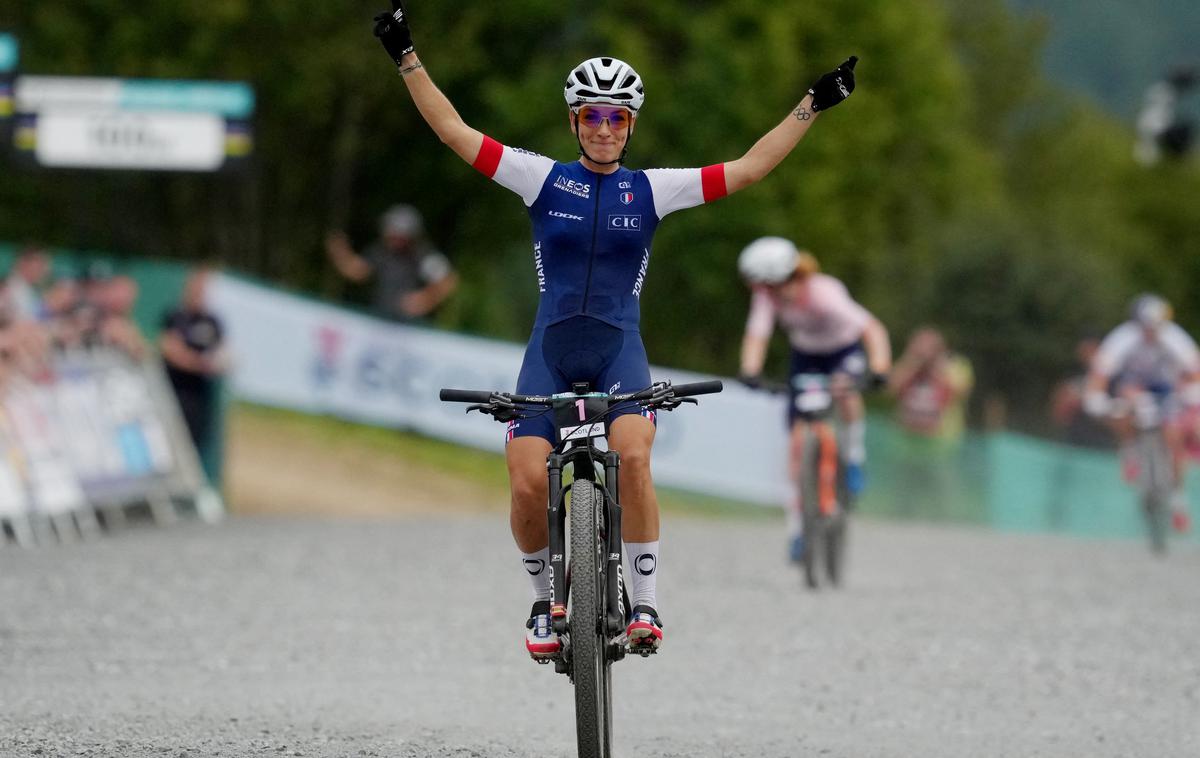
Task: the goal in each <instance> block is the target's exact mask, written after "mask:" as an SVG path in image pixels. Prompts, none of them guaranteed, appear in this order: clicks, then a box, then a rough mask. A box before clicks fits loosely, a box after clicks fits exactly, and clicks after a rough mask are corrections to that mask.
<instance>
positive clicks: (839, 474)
mask: <svg viewBox="0 0 1200 758" xmlns="http://www.w3.org/2000/svg"><path fill="white" fill-rule="evenodd" d="M883 382H884V379H883V377H877V378H875V379H874V380H872V379H871V378H870V377H868V376H863V377H858V376H850V375H847V374H832V375H831V374H824V373H801V374H796V375H794V376H793V377H792V378H791V384H784V383H780V382H768V381H762V380H759V381H757V382H756V383H755V385H754V388H756V389H762V390H765V391H767V392H770V393H772V394H780V395H784V396H787V397H789V398H794V400H791V402H794V403H795V405H796V411H797V413H798V416H799V417H800V418H801V419H803V420H804V421H805V422H806V423H807V425H808V429H807V432H806V434H805V435H804V443H803V444H804V448H803V450H802V452H801V455H800V461H801V465H800V468H799V472H798V477H799V491H800V525H801V534H802V535H803V545H804V548H803V551H802V552H801V553H800V556H799V561H798V562H799V564H800V569H801V571H802V573H803V575H804V583H805V584H806V585H807V586H808V588H809V589H818V588H820V587H821V586H822V585H823V584H828V585H831V586H833V587H838V586H840V585H841V583H842V580H843V578H844V576H845V570H844V569H845V561H846V535H847V531H848V512H849V511H851V510H853V508H854V504H855V502H856V500H857V496H856V495H855V493H854V491H853V489H852V488H850V487H849V486H847V470H848V466H847V464H846V460H845V457H844V456H843V453H842V449H841V443H840V441H839V438H838V429H837V425H836V422H835V420H834V416H835V415H836V404H837V398H838V393H840V392H853V391H859V392H861V391H864V390H866V389H868V388H872V387H875V386H877V385H878V386H882V384H883ZM793 560H794V559H793Z"/></svg>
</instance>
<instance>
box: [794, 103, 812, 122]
mask: <svg viewBox="0 0 1200 758" xmlns="http://www.w3.org/2000/svg"><path fill="white" fill-rule="evenodd" d="M792 115H793V116H795V117H796V120H797V121H808V120H809V119H810V118H812V111H810V110H809V109H808V108H805V107H804V106H803V105H799V106H796V110H794V111H792Z"/></svg>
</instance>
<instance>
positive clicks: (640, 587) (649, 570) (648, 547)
mask: <svg viewBox="0 0 1200 758" xmlns="http://www.w3.org/2000/svg"><path fill="white" fill-rule="evenodd" d="M625 555H627V556H629V567H630V569H631V571H630V572H629V573H628V574H627V576H628V577H629V606H630V607H631V608H636V607H637V606H639V605H648V606H650V607H651V608H653V609H654V610H656V611H657V610H658V598H657V597H656V595H655V590H656V589H657V584H658V540H655V541H654V542H626V543H625Z"/></svg>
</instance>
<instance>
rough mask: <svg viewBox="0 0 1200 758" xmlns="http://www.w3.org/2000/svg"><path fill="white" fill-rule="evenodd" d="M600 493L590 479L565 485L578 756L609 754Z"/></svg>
mask: <svg viewBox="0 0 1200 758" xmlns="http://www.w3.org/2000/svg"><path fill="white" fill-rule="evenodd" d="M603 504H604V499H603V496H602V494H601V493H600V490H599V488H598V487H597V486H596V485H595V484H594V483H593V482H590V481H586V480H576V481H575V483H574V484H572V486H571V599H570V604H571V608H570V620H569V629H570V634H571V670H572V680H573V681H574V683H575V734H576V737H577V740H578V744H579V756H580V758H609V756H610V755H611V750H612V679H611V673H612V672H611V666H612V661H611V660H609V657H608V650H607V647H608V646H607V643H608V636H607V634H606V633H605V630H604V625H605V623H604V622H605V616H606V614H605V607H604V606H605V599H606V594H605V591H604V590H605V587H606V586H607V585H606V582H605V568H606V566H607V565H608V564H607V561H606V560H605V559H606V557H607V556H605V554H604V540H603V539H601V534H602V531H603V527H604V508H603Z"/></svg>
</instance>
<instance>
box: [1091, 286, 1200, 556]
mask: <svg viewBox="0 0 1200 758" xmlns="http://www.w3.org/2000/svg"><path fill="white" fill-rule="evenodd" d="M1129 315H1130V318H1129V320H1128V321H1126V322H1125V323H1123V324H1121V325H1120V326H1118V327H1117V328H1116V329H1114V330H1112V331H1111V332H1109V334H1108V336H1106V337H1105V338H1104V341H1103V342H1101V343H1100V348H1099V349H1098V350H1097V351H1096V355H1095V357H1094V358H1093V359H1092V368H1091V373H1090V374H1089V376H1088V383H1087V389H1086V390H1085V392H1084V396H1083V404H1084V409H1085V410H1086V411H1087V412H1088V413H1090V414H1092V415H1094V416H1102V417H1112V418H1113V428H1114V431H1115V432H1116V434H1117V439H1118V440H1120V444H1121V475H1122V476H1123V477H1124V479H1125V480H1126V481H1129V482H1135V481H1137V479H1138V477H1139V476H1140V474H1141V472H1140V471H1139V470H1138V467H1139V463H1138V457H1137V455H1136V452H1135V450H1134V449H1133V444H1132V441H1133V439H1134V433H1135V429H1134V424H1133V419H1131V418H1130V415H1129V414H1127V413H1125V414H1122V413H1116V412H1114V411H1117V410H1119V409H1120V407H1121V406H1120V405H1114V397H1115V398H1116V399H1117V401H1119V402H1120V403H1124V404H1126V405H1128V404H1131V403H1132V402H1133V401H1134V400H1135V399H1136V398H1137V396H1139V395H1143V394H1147V393H1148V394H1149V395H1151V396H1153V397H1154V398H1156V399H1157V400H1158V401H1159V403H1160V404H1161V406H1162V408H1163V409H1164V411H1165V412H1166V420H1167V423H1166V424H1164V426H1163V436H1164V438H1165V440H1166V443H1167V447H1168V449H1169V450H1170V451H1171V462H1172V480H1173V481H1172V484H1173V487H1174V491H1173V492H1172V495H1171V525H1172V526H1173V527H1174V528H1175V530H1176V531H1179V532H1186V531H1187V530H1188V528H1189V526H1190V523H1191V519H1190V518H1189V516H1188V507H1187V498H1186V496H1185V494H1184V489H1183V468H1184V444H1183V433H1182V430H1181V428H1180V426H1179V424H1178V423H1177V422H1178V416H1179V412H1180V411H1181V410H1182V408H1181V403H1180V401H1182V405H1185V406H1190V407H1195V406H1198V405H1200V349H1198V348H1197V347H1196V343H1195V341H1194V340H1193V339H1192V338H1191V337H1190V336H1188V334H1187V332H1185V331H1184V330H1183V329H1182V328H1181V327H1180V326H1179V325H1178V324H1176V323H1174V322H1173V321H1172V320H1171V319H1172V312H1171V306H1170V305H1169V304H1168V303H1167V301H1166V300H1164V299H1162V298H1161V297H1159V296H1158V295H1140V296H1139V297H1137V298H1136V299H1134V301H1133V304H1132V305H1131V307H1130V314H1129Z"/></svg>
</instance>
